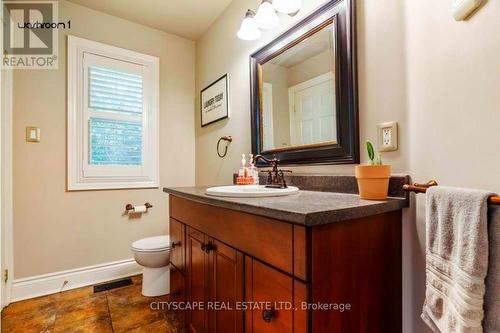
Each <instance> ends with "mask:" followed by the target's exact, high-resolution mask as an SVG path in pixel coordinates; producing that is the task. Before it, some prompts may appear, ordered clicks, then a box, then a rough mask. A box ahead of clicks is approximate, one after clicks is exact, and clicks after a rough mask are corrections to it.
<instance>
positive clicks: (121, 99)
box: [89, 66, 143, 115]
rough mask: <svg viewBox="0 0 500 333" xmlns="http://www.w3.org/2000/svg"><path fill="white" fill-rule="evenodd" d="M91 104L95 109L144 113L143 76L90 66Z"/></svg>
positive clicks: (133, 113)
mask: <svg viewBox="0 0 500 333" xmlns="http://www.w3.org/2000/svg"><path fill="white" fill-rule="evenodd" d="M89 83H90V87H89V89H90V94H89V106H90V107H91V108H92V109H94V110H100V111H108V112H118V113H125V114H132V115H136V114H142V99H143V92H142V77H141V76H140V75H136V74H128V73H126V72H120V71H117V70H113V69H110V68H104V67H97V66H90V67H89Z"/></svg>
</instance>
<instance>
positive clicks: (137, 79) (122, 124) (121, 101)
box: [68, 36, 159, 190]
mask: <svg viewBox="0 0 500 333" xmlns="http://www.w3.org/2000/svg"><path fill="white" fill-rule="evenodd" d="M158 91H159V61H158V58H156V57H152V56H149V55H145V54H140V53H137V52H133V51H129V50H125V49H120V48H117V47H113V46H109V45H105V44H101V43H97V42H93V41H89V40H86V39H82V38H77V37H73V36H69V37H68V190H93V189H118V188H141V187H142V188H146V187H158V178H159V177H158V107H159V102H158Z"/></svg>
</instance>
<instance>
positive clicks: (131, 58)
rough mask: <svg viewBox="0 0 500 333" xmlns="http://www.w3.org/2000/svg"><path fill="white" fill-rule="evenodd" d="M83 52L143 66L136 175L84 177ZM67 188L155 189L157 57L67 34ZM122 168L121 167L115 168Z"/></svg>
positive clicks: (70, 189)
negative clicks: (142, 134) (140, 144)
mask: <svg viewBox="0 0 500 333" xmlns="http://www.w3.org/2000/svg"><path fill="white" fill-rule="evenodd" d="M84 53H90V54H96V55H99V56H104V57H109V58H113V59H117V60H122V61H126V62H130V63H134V64H139V65H142V66H144V69H145V71H147V76H146V78H149V79H147V80H146V81H145V85H149V87H148V89H145V91H146V90H147V91H146V96H145V103H147V105H146V107H145V112H144V114H143V128H145V129H146V131H145V133H146V136H145V140H144V151H143V154H144V157H143V158H144V167H143V168H144V172H143V173H142V175H136V176H120V175H119V174H120V172H117V173H116V175H114V176H104V177H102V176H97V175H95V176H85V173H84V163H85V160H86V158H85V157H84V149H83V147H84V144H86V142H85V135H84V133H85V128H86V126H88V124H86V122H85V120H84V114H85V112H84V98H83V96H84V93H83V92H84V89H83V86H82V84H83V82H84V81H83V75H84V73H83V70H82V68H83V56H84ZM67 57H68V58H67V62H68V90H67V94H68V134H67V140H68V184H67V186H68V191H77V190H104V189H123V188H157V187H158V186H159V128H158V123H159V86H160V84H159V82H160V78H159V59H158V58H157V57H153V56H150V55H145V54H142V53H138V52H134V51H130V50H126V49H122V48H119V47H115V46H110V45H106V44H102V43H98V42H94V41H91V40H87V39H83V38H79V37H74V36H68V53H67ZM146 100H147V101H146ZM117 169H122V170H125V168H122V167H117Z"/></svg>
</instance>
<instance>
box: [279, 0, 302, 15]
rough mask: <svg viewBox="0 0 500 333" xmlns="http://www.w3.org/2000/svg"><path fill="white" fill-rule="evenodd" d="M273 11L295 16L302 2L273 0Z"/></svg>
mask: <svg viewBox="0 0 500 333" xmlns="http://www.w3.org/2000/svg"><path fill="white" fill-rule="evenodd" d="M273 5H274V9H276V10H277V11H278V12H280V13H283V14H288V15H295V14H296V13H297V12H298V11H299V10H300V8H301V7H302V0H273Z"/></svg>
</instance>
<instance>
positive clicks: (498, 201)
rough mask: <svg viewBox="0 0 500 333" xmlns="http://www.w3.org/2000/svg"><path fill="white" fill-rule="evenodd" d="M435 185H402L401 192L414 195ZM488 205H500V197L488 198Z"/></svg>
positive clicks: (433, 182) (433, 183)
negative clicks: (408, 192)
mask: <svg viewBox="0 0 500 333" xmlns="http://www.w3.org/2000/svg"><path fill="white" fill-rule="evenodd" d="M437 185H438V183H437V181H435V180H431V181H429V182H427V183H425V184H418V183H415V184H413V185H410V184H406V185H403V190H405V191H410V192H415V193H425V192H426V191H427V189H428V188H429V187H431V186H437ZM488 203H489V204H491V205H500V197H499V196H492V197H489V198H488Z"/></svg>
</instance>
